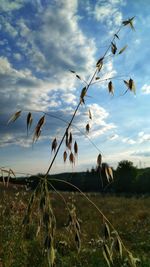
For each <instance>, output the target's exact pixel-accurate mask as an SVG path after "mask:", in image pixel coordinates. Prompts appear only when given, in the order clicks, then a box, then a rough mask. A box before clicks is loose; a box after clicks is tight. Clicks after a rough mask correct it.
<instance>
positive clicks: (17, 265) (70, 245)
mask: <svg viewBox="0 0 150 267" xmlns="http://www.w3.org/2000/svg"><path fill="white" fill-rule="evenodd" d="M50 194H51V201H52V204H53V207H54V210H55V214H56V218H57V238H56V244H55V247H56V249H57V251H56V255H57V258H56V266H58V267H75V266H76V267H79V266H83V267H92V266H93V267H104V266H107V265H106V263H105V261H104V260H103V257H102V252H101V248H100V246H99V241H98V240H99V238H100V236H101V235H102V231H103V230H102V229H103V227H102V218H101V216H100V215H99V214H98V212H97V211H96V209H95V208H94V207H93V206H92V205H91V203H89V202H88V201H87V200H86V199H84V198H83V197H82V196H81V195H80V194H78V193H63V197H64V198H65V200H66V201H69V202H73V203H74V204H75V206H76V208H77V214H78V217H79V219H80V222H81V232H82V236H81V239H82V247H81V252H80V253H79V254H78V253H77V251H76V248H75V244H74V242H73V241H70V242H69V241H68V233H67V230H66V227H65V225H66V223H67V218H68V216H67V211H66V208H65V205H64V203H63V201H62V199H61V198H60V196H59V195H57V194H56V193H54V192H51V193H50ZM88 196H89V197H90V199H91V200H92V201H93V202H94V203H96V204H97V206H98V207H99V208H100V209H101V210H102V211H103V212H104V214H105V215H106V216H107V217H108V218H109V220H110V221H111V222H112V224H113V225H114V227H115V228H116V229H117V230H118V232H119V234H120V236H121V238H122V240H123V241H124V243H125V245H126V246H127V247H128V248H129V249H130V250H131V251H132V252H133V255H135V256H136V257H139V258H140V259H141V263H140V264H139V266H142V267H149V266H150V197H141V198H136V197H134V196H133V197H130V198H125V197H116V196H108V195H103V196H102V195H99V194H88ZM29 197H30V193H29V192H25V191H23V190H22V189H18V188H12V187H11V186H10V185H9V187H8V188H6V187H5V188H4V187H3V185H1V186H0V198H1V201H0V216H1V217H0V231H1V234H0V236H1V239H0V242H1V246H0V267H46V266H47V265H46V256H45V252H44V249H43V241H42V238H41V235H38V236H37V238H35V235H36V230H37V229H36V225H35V221H36V218H37V216H38V211H37V210H36V207H35V211H34V214H33V217H34V220H33V222H32V223H31V224H30V227H29V229H28V231H24V230H23V229H22V226H21V223H22V219H23V216H24V214H25V210H26V207H27V202H28V199H29ZM59 241H61V242H59ZM64 241H65V242H64ZM115 266H116V267H117V265H115Z"/></svg>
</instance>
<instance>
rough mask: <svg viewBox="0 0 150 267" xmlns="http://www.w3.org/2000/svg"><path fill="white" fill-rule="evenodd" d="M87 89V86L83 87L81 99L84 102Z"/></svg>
mask: <svg viewBox="0 0 150 267" xmlns="http://www.w3.org/2000/svg"><path fill="white" fill-rule="evenodd" d="M86 91H87V88H86V87H83V89H82V91H81V94H80V100H81V102H82V103H84V97H85V95H86Z"/></svg>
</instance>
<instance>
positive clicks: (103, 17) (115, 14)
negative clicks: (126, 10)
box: [93, 0, 125, 33]
mask: <svg viewBox="0 0 150 267" xmlns="http://www.w3.org/2000/svg"><path fill="white" fill-rule="evenodd" d="M124 4H125V1H118V0H108V1H107V2H105V3H102V2H101V1H100V0H99V1H97V3H96V5H95V8H94V11H93V14H94V17H95V19H96V20H97V21H100V22H105V23H106V26H107V28H109V29H110V28H112V27H113V29H114V27H115V26H118V25H121V22H122V13H121V11H120V6H121V5H124ZM110 33H111V32H110Z"/></svg>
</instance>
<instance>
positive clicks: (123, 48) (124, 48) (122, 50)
mask: <svg viewBox="0 0 150 267" xmlns="http://www.w3.org/2000/svg"><path fill="white" fill-rule="evenodd" d="M127 47H128V46H127V45H125V46H124V47H122V48H121V49H120V51H119V53H118V55H120V54H122V53H123V52H124V51H125V50H126V48H127Z"/></svg>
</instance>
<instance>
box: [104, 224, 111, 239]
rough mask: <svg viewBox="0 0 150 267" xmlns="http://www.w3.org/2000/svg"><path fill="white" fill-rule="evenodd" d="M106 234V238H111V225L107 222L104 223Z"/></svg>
mask: <svg viewBox="0 0 150 267" xmlns="http://www.w3.org/2000/svg"><path fill="white" fill-rule="evenodd" d="M104 235H105V238H106V239H110V229H109V226H108V224H107V223H106V222H105V225H104Z"/></svg>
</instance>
